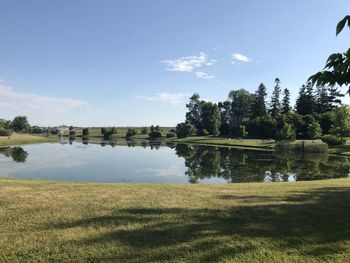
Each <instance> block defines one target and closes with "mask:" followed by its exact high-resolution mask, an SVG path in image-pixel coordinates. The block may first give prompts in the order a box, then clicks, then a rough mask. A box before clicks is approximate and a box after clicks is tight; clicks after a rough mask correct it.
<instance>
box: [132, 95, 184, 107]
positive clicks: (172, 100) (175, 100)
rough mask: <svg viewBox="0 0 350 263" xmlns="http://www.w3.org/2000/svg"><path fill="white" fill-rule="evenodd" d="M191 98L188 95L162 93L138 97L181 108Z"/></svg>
mask: <svg viewBox="0 0 350 263" xmlns="http://www.w3.org/2000/svg"><path fill="white" fill-rule="evenodd" d="M189 96H190V94H187V93H169V92H162V93H157V94H156V95H155V96H137V98H139V99H143V100H148V101H162V102H165V103H168V104H171V105H174V106H179V105H180V104H182V102H183V100H184V99H187V98H188V97H189Z"/></svg>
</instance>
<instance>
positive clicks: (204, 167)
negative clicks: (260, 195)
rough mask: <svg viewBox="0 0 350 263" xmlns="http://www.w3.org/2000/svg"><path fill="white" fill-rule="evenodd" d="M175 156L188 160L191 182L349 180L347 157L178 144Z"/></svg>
mask: <svg viewBox="0 0 350 263" xmlns="http://www.w3.org/2000/svg"><path fill="white" fill-rule="evenodd" d="M175 150H176V154H177V155H178V156H181V157H183V158H184V159H185V165H186V167H187V171H186V175H187V176H188V180H189V182H191V183H198V181H199V180H203V179H208V178H213V177H220V178H224V179H225V180H226V181H228V182H232V183H234V182H263V181H271V182H285V181H289V180H291V178H294V180H296V181H303V180H317V179H327V178H338V177H347V176H348V175H349V169H350V162H349V159H347V158H340V157H329V156H328V155H315V154H313V155H310V154H308V155H306V154H304V155H300V154H289V155H281V154H279V155H277V154H273V153H264V152H256V151H254V152H253V151H246V150H238V149H230V148H223V147H221V148H220V147H210V146H209V147H208V146H190V145H185V144H178V145H177V146H176V148H175Z"/></svg>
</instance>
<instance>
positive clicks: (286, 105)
mask: <svg viewBox="0 0 350 263" xmlns="http://www.w3.org/2000/svg"><path fill="white" fill-rule="evenodd" d="M290 110H291V107H290V91H289V89H287V88H286V89H284V91H283V99H282V113H283V114H286V113H288V112H290Z"/></svg>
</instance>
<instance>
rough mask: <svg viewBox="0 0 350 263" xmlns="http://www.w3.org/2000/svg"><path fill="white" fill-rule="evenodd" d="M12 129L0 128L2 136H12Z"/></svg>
mask: <svg viewBox="0 0 350 263" xmlns="http://www.w3.org/2000/svg"><path fill="white" fill-rule="evenodd" d="M11 134H12V131H11V130H10V129H5V128H0V136H10V135H11Z"/></svg>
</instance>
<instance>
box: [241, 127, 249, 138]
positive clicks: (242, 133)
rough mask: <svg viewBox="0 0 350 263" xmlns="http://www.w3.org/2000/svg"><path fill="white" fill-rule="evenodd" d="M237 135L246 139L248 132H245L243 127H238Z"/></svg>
mask: <svg viewBox="0 0 350 263" xmlns="http://www.w3.org/2000/svg"><path fill="white" fill-rule="evenodd" d="M239 135H240V136H241V137H242V138H245V137H247V135H248V132H247V131H246V129H245V126H244V125H240V126H239Z"/></svg>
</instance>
